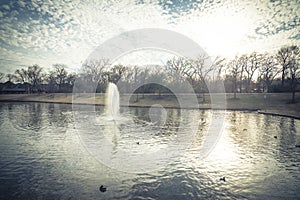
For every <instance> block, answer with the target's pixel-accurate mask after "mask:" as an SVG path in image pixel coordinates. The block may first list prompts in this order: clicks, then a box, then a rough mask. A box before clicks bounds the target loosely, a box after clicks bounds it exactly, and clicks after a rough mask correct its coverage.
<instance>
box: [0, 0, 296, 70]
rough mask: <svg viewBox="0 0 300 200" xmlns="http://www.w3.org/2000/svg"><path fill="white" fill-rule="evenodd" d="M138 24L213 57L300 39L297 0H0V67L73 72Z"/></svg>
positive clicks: (158, 56) (134, 59) (146, 58)
mask: <svg viewBox="0 0 300 200" xmlns="http://www.w3.org/2000/svg"><path fill="white" fill-rule="evenodd" d="M142 28H162V29H167V30H171V31H175V32H178V33H181V34H183V35H185V36H186V37H188V38H191V39H192V40H194V41H195V42H196V43H198V44H199V45H200V46H201V47H202V48H203V49H204V50H205V51H206V52H207V53H208V55H210V56H222V57H227V58H231V57H233V56H235V55H240V54H243V53H250V52H252V51H258V52H275V51H276V50H278V49H279V48H280V47H282V46H284V45H291V44H294V45H300V1H299V0H286V1H283V0H269V1H267V0H240V1H238V0H228V1H222V0H208V1H205V0H186V1H184V0H168V1H163V0H158V1H156V0H149V1H146V0H145V1H144V0H119V1H117V0H115V1H114V0H113V1H105V0H86V1H81V0H53V1H50V0H31V1H30V0H26V1H25V0H1V1H0V71H2V72H4V73H13V72H14V71H15V70H16V69H19V68H22V67H27V66H30V65H33V64H38V65H40V66H41V67H44V68H46V69H50V68H51V66H52V65H53V64H56V63H61V64H66V65H67V66H68V69H69V70H70V71H76V70H77V69H79V68H80V66H81V65H82V63H83V62H84V61H85V60H86V59H87V57H88V56H89V55H90V54H91V53H92V52H93V50H95V48H97V47H98V46H99V45H101V44H102V43H103V42H105V41H107V40H108V39H110V38H112V37H115V36H117V35H119V34H121V33H123V32H125V31H131V30H135V29H142ZM163 54H164V53H163ZM169 56H170V55H169ZM162 57H163V56H162V53H161V52H150V53H149V51H144V52H143V51H140V52H133V53H128V54H127V55H126V56H125V57H124V58H120V59H119V61H118V62H121V63H125V64H133V65H135V64H159V63H162V62H163V61H162ZM166 57H167V56H166Z"/></svg>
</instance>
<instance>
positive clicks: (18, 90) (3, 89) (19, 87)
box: [0, 81, 30, 94]
mask: <svg viewBox="0 0 300 200" xmlns="http://www.w3.org/2000/svg"><path fill="white" fill-rule="evenodd" d="M29 88H30V84H29V83H23V84H21V83H18V84H14V83H13V82H11V81H7V82H5V83H0V93H1V94H26V93H29Z"/></svg>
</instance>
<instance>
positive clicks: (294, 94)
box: [292, 89, 296, 103]
mask: <svg viewBox="0 0 300 200" xmlns="http://www.w3.org/2000/svg"><path fill="white" fill-rule="evenodd" d="M295 96H296V90H294V89H293V91H292V103H295Z"/></svg>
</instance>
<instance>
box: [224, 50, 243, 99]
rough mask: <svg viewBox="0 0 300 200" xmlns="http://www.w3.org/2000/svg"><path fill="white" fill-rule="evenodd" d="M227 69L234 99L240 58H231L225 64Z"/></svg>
mask: <svg viewBox="0 0 300 200" xmlns="http://www.w3.org/2000/svg"><path fill="white" fill-rule="evenodd" d="M227 69H228V72H229V76H230V77H231V80H232V83H233V93H234V97H233V98H234V99H236V93H237V82H238V77H239V74H240V70H241V65H240V58H239V57H237V56H236V57H235V59H233V60H231V61H230V62H229V63H228V65H227Z"/></svg>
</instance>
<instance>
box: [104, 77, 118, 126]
mask: <svg viewBox="0 0 300 200" xmlns="http://www.w3.org/2000/svg"><path fill="white" fill-rule="evenodd" d="M105 114H106V116H107V117H109V118H112V119H113V120H115V119H117V118H118V117H119V116H120V94H119V90H118V87H117V86H116V84H114V83H108V86H107V89H106V96H105Z"/></svg>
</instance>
